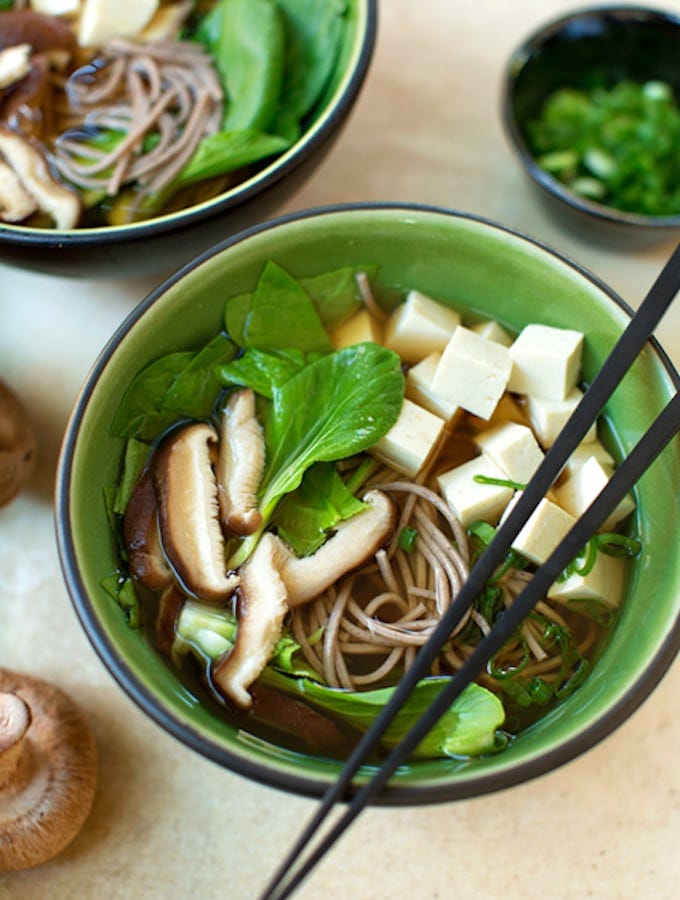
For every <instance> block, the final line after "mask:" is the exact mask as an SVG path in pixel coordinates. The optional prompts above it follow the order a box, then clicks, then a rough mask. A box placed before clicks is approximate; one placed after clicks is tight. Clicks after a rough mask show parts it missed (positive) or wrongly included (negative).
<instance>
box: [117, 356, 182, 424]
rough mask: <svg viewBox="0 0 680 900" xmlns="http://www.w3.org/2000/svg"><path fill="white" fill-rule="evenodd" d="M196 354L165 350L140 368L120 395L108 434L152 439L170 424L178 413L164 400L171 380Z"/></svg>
mask: <svg viewBox="0 0 680 900" xmlns="http://www.w3.org/2000/svg"><path fill="white" fill-rule="evenodd" d="M195 355H196V354H195V353H194V352H193V351H190V350H189V351H180V352H178V353H168V354H167V355H166V356H162V357H161V358H160V359H157V360H156V361H155V362H152V363H151V365H149V366H147V367H146V368H145V369H143V370H142V371H141V372H140V373H139V374H138V375H137V376H136V378H135V379H134V381H133V382H132V384H131V385H130V386H129V387H128V389H127V390H126V391H125V394H124V395H123V399H122V400H121V402H120V406H119V407H118V410H117V411H116V415H115V417H114V420H113V424H112V426H111V434H113V435H116V436H117V437H136V438H139V440H141V441H152V440H153V439H154V438H155V437H158V435H159V434H160V433H161V432H163V431H165V429H166V428H168V427H169V426H170V425H172V424H173V422H175V421H176V420H177V413H176V412H174V411H172V410H168V409H166V408H165V407H164V406H163V401H164V399H165V395H166V394H167V392H168V390H169V388H170V386H171V384H172V382H173V381H174V380H175V378H176V377H177V376H178V375H179V373H180V372H181V371H182V370H183V369H184V368H185V367H186V366H188V365H189V363H190V362H191V360H192V359H193V358H194V356H195Z"/></svg>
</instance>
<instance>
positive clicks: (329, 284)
mask: <svg viewBox="0 0 680 900" xmlns="http://www.w3.org/2000/svg"><path fill="white" fill-rule="evenodd" d="M377 271H378V267H377V266H376V265H369V266H363V267H362V266H356V267H351V268H350V267H346V268H344V269H336V270H335V271H334V272H323V273H322V274H321V275H314V276H313V277H312V278H303V279H302V280H301V282H300V283H301V284H302V287H303V288H304V289H305V290H306V291H307V293H308V294H309V296H310V297H311V298H312V303H313V304H314V307H315V309H316V311H317V313H318V314H319V318H320V319H321V321H322V322H323V324H324V326H325V327H326V328H327V329H328V330H329V331H331V330H332V329H333V328H335V326H336V325H339V324H340V323H341V322H344V321H345V320H346V319H349V317H350V316H351V315H352V314H353V313H355V312H357V311H358V310H359V309H360V308H361V307H362V305H363V300H362V298H361V294H360V293H359V287H358V285H357V274H358V273H359V272H365V273H366V275H368V277H369V278H372V277H373V276H375V274H376V272H377Z"/></svg>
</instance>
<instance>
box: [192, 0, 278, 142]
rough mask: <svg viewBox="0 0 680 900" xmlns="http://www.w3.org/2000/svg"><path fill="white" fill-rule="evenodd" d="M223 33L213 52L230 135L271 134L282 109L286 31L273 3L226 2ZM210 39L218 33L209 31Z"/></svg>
mask: <svg viewBox="0 0 680 900" xmlns="http://www.w3.org/2000/svg"><path fill="white" fill-rule="evenodd" d="M219 7H220V9H221V14H222V18H221V28H220V30H219V40H218V42H217V45H216V47H215V46H213V47H211V49H212V50H213V52H214V54H215V56H216V58H217V68H218V71H219V72H220V75H221V76H222V80H223V83H224V88H225V96H226V97H227V100H228V104H227V110H226V115H225V118H224V130H225V131H242V130H245V129H253V130H255V131H263V132H266V131H268V130H269V125H270V124H271V123H272V122H273V120H274V118H275V116H276V113H277V110H278V105H279V99H280V95H281V84H282V80H283V60H284V53H285V31H284V26H283V19H282V16H281V12H280V10H279V8H278V6H277V5H276V3H274V2H271V0H221V2H220V4H219ZM207 31H208V33H209V34H210V36H211V37H214V31H213V30H211V29H208V30H207Z"/></svg>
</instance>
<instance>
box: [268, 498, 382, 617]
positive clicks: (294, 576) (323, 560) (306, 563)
mask: <svg viewBox="0 0 680 900" xmlns="http://www.w3.org/2000/svg"><path fill="white" fill-rule="evenodd" d="M363 500H364V502H365V503H368V504H369V508H368V509H364V510H362V511H361V512H359V513H357V514H356V515H355V516H352V518H351V519H347V520H345V521H344V522H341V523H340V524H339V525H338V526H337V529H336V531H335V534H334V535H333V536H332V537H330V538H328V540H327V541H326V542H325V544H322V545H321V547H319V549H318V550H317V551H316V552H315V553H313V554H312V555H311V556H304V557H298V556H296V555H295V554H294V553H293V552H292V550H290V548H288V547H287V546H286V545H285V544H284V543H283V541H281V539H280V538H278V537H277V538H276V540H277V541H278V543H279V545H280V552H281V556H282V565H281V569H280V572H281V578H282V579H283V581H284V583H285V585H286V588H287V589H288V603H289V605H290V606H291V607H295V606H301V605H302V604H303V603H308V602H309V601H310V600H314V599H315V598H316V597H318V596H319V594H321V593H323V591H325V590H327V589H328V588H329V587H330V586H331V585H332V584H334V583H335V582H336V581H337V580H338V579H339V578H341V577H342V576H343V575H346V574H347V573H348V572H351V571H353V570H354V569H356V568H358V567H359V566H361V565H363V563H365V562H366V561H367V560H368V559H370V557H371V556H373V555H374V554H375V553H376V552H377V551H378V550H379V549H380V548H381V547H382V546H383V545H384V544H385V543H386V542H387V540H388V539H389V538H390V536H391V534H392V532H393V531H394V528H395V524H396V511H395V508H394V504H393V503H392V501H391V500H390V498H389V497H388V496H387V495H386V494H383V493H382V492H381V491H377V490H371V491H368V492H367V493H366V494H365V495H364V497H363Z"/></svg>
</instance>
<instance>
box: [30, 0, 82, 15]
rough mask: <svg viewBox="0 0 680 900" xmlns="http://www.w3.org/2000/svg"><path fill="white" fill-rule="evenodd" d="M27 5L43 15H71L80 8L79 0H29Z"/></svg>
mask: <svg viewBox="0 0 680 900" xmlns="http://www.w3.org/2000/svg"><path fill="white" fill-rule="evenodd" d="M29 6H30V7H31V9H32V10H33V12H37V13H40V14H41V15H43V16H72V15H75V13H77V12H78V10H79V9H80V0H30V3H29Z"/></svg>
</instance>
